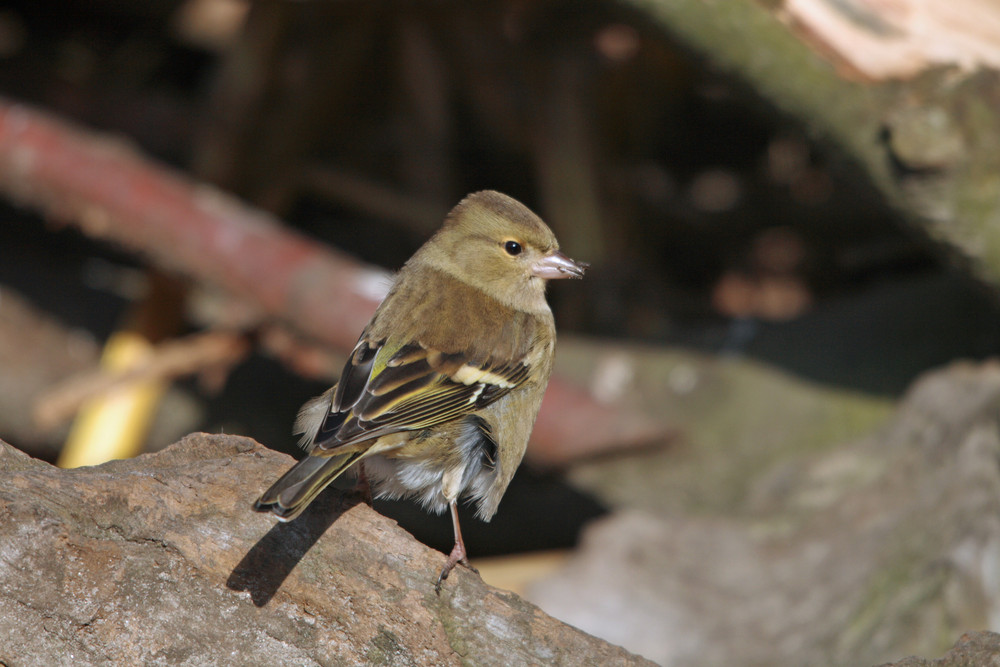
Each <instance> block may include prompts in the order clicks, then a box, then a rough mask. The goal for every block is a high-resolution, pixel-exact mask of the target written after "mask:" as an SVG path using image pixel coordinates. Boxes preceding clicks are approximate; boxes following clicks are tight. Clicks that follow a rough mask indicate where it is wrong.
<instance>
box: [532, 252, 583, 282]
mask: <svg viewBox="0 0 1000 667" xmlns="http://www.w3.org/2000/svg"><path fill="white" fill-rule="evenodd" d="M589 266H590V264H587V263H586V262H577V261H576V260H572V259H570V258H569V257H567V256H566V255H564V254H562V253H561V252H559V251H558V250H553V251H552V252H550V253H549V254H547V255H545V256H544V257H542V258H541V259H540V260H538V261H537V262H535V263H534V265H532V267H531V275H533V276H535V277H536V278H544V279H546V280H552V279H554V278H583V272H584V271H586V270H587V268H588V267H589Z"/></svg>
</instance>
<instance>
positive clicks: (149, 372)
mask: <svg viewBox="0 0 1000 667" xmlns="http://www.w3.org/2000/svg"><path fill="white" fill-rule="evenodd" d="M249 350H250V342H249V341H248V340H247V337H246V336H244V335H242V334H233V333H227V332H221V331H211V332H207V333H199V334H194V335H191V336H186V337H184V338H181V339H174V340H170V341H167V342H165V343H161V344H159V345H157V346H156V347H155V348H153V350H152V351H151V353H150V355H149V357H148V358H147V359H144V360H143V361H142V362H140V363H139V364H136V365H134V366H132V367H130V368H129V369H128V370H126V371H122V372H117V373H109V372H107V371H105V370H100V369H98V370H94V371H90V372H84V373H81V374H79V375H75V376H73V377H71V378H69V379H68V380H66V381H64V382H62V383H60V384H58V385H56V386H55V387H53V388H52V389H49V390H48V391H46V392H45V393H44V394H43V395H42V396H41V397H39V399H38V401H37V402H36V404H35V421H36V422H37V423H38V425H39V427H41V428H43V429H45V428H52V427H54V426H56V425H58V424H59V423H60V422H62V421H63V420H65V419H69V418H70V417H72V416H73V415H74V414H75V413H76V411H77V410H79V409H80V406H82V405H83V404H84V403H85V402H86V401H87V400H89V399H91V398H94V397H96V396H101V395H105V394H108V393H110V392H112V391H114V390H115V389H118V388H120V387H124V386H126V385H128V384H131V383H133V382H138V381H162V380H172V379H175V378H178V377H182V376H184V375H190V374H192V373H197V372H209V371H212V370H221V369H227V368H230V367H232V366H233V365H235V364H237V363H239V362H240V361H241V360H242V359H243V358H244V357H245V356H246V355H247V353H248V352H249Z"/></svg>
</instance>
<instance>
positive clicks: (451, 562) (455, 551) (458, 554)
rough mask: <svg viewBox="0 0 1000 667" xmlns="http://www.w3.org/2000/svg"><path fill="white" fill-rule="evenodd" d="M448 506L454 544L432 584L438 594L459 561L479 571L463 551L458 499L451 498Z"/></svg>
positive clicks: (463, 543)
mask: <svg viewBox="0 0 1000 667" xmlns="http://www.w3.org/2000/svg"><path fill="white" fill-rule="evenodd" d="M448 507H449V508H450V509H451V525H452V528H453V529H454V531H455V546H454V547H452V550H451V553H450V554H448V560H447V561H445V564H444V568H443V569H442V570H441V574H440V575H439V576H438V580H437V584H435V586H434V590H435V592H437V593H439V594H440V593H441V584H442V583H443V582H444V580H445V579H447V578H448V575H449V574H450V573H451V571H452V570H453V569H455V566H456V565H458V564H459V563H461V564H462V565H464V566H465V567H467V568H469V569H470V570H472V571H473V572H476V573H478V572H479V570H477V569H476V568H474V567H472V565H470V564H469V558H468V556H467V555H466V553H465V541H464V540H463V539H462V528H461V526H459V525H458V501H457V500H452V501H451V502H450V503H449V504H448Z"/></svg>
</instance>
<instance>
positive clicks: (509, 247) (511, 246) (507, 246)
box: [503, 241, 522, 256]
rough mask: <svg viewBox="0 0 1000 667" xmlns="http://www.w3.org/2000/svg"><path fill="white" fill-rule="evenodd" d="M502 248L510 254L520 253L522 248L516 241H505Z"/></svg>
mask: <svg viewBox="0 0 1000 667" xmlns="http://www.w3.org/2000/svg"><path fill="white" fill-rule="evenodd" d="M503 249H504V250H506V251H507V254H508V255H511V256H515V255H520V254H521V250H522V248H521V244H520V243H518V242H517V241H507V242H506V243H504V244H503Z"/></svg>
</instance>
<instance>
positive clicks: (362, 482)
mask: <svg viewBox="0 0 1000 667" xmlns="http://www.w3.org/2000/svg"><path fill="white" fill-rule="evenodd" d="M354 490H355V492H357V493H360V494H361V500H363V501H365V504H366V505H368V507H371V506H372V484H371V481H369V479H368V475H366V474H365V462H364V461H363V460H362V461H358V482H357V484H355V485H354Z"/></svg>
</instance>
